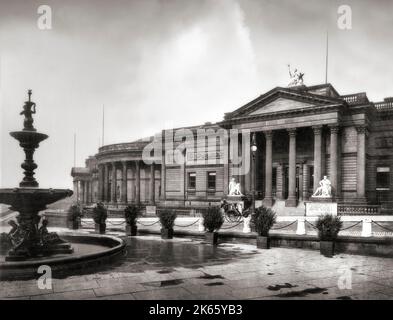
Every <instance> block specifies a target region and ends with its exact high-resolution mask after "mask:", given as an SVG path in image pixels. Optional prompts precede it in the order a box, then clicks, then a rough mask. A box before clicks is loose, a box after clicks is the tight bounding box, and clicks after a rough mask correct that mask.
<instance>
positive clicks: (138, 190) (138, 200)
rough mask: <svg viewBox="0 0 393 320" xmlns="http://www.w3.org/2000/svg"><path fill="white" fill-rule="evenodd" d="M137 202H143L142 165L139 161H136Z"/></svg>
mask: <svg viewBox="0 0 393 320" xmlns="http://www.w3.org/2000/svg"><path fill="white" fill-rule="evenodd" d="M135 202H136V204H140V203H141V167H140V164H139V161H138V160H137V161H135Z"/></svg>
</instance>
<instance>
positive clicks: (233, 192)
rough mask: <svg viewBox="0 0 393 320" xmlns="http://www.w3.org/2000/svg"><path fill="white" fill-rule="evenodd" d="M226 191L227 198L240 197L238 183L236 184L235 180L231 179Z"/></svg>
mask: <svg viewBox="0 0 393 320" xmlns="http://www.w3.org/2000/svg"><path fill="white" fill-rule="evenodd" d="M228 189H229V190H228V195H229V196H242V192H241V190H240V183H239V182H236V180H235V178H232V179H231V181H230V182H229V186H228Z"/></svg>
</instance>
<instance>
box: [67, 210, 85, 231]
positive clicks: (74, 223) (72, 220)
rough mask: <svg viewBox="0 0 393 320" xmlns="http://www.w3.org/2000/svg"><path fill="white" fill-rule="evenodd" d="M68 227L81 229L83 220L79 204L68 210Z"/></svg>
mask: <svg viewBox="0 0 393 320" xmlns="http://www.w3.org/2000/svg"><path fill="white" fill-rule="evenodd" d="M67 218H68V227H69V228H70V229H74V230H76V229H79V226H80V224H81V218H82V208H81V207H80V206H79V205H78V204H73V205H72V206H70V208H69V209H68V217H67Z"/></svg>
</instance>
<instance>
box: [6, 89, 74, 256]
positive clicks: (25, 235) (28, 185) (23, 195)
mask: <svg viewBox="0 0 393 320" xmlns="http://www.w3.org/2000/svg"><path fill="white" fill-rule="evenodd" d="M31 93H32V92H31V90H29V91H28V95H29V100H28V101H26V102H25V104H24V106H23V111H22V112H21V113H20V114H21V115H24V117H25V119H24V128H23V130H22V131H14V132H11V133H10V135H11V136H12V137H13V138H15V139H16V140H18V141H19V145H20V146H21V147H22V148H23V150H24V152H25V154H26V159H25V161H24V162H23V163H22V165H21V167H22V168H23V169H24V170H25V171H24V178H23V180H22V182H21V183H20V184H19V188H12V189H0V203H4V204H8V205H10V206H11V207H10V209H11V210H14V211H17V212H19V216H18V217H17V221H18V224H16V223H13V230H12V233H11V234H10V235H9V246H10V247H11V248H10V250H9V251H8V254H7V256H6V258H5V260H6V261H20V260H26V259H29V258H34V257H37V256H45V255H51V254H54V253H72V252H73V250H72V248H71V245H70V244H68V243H66V242H64V241H62V240H61V239H60V238H58V237H57V236H56V234H54V233H50V234H49V233H48V232H47V230H46V227H45V226H43V227H41V228H39V223H40V220H41V217H40V216H39V214H38V213H39V212H40V211H42V210H45V209H46V206H47V205H48V204H51V203H53V202H56V201H58V200H61V199H63V198H66V197H69V196H71V195H72V191H71V190H68V189H41V188H38V182H37V181H36V179H35V178H34V170H35V169H36V168H37V165H36V163H35V162H34V160H33V154H34V151H35V149H37V148H38V146H39V143H40V142H42V141H44V140H45V139H47V138H48V136H47V135H46V134H43V133H39V132H37V130H36V129H35V128H34V126H33V116H32V115H33V114H35V113H36V105H35V103H34V102H33V101H31ZM43 228H45V229H43ZM3 241H4V239H3ZM3 245H4V244H2V246H3Z"/></svg>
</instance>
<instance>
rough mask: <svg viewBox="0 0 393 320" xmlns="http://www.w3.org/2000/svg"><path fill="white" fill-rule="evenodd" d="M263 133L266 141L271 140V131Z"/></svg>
mask: <svg viewBox="0 0 393 320" xmlns="http://www.w3.org/2000/svg"><path fill="white" fill-rule="evenodd" d="M263 133H264V135H265V138H266V139H271V138H273V131H272V130H267V131H263Z"/></svg>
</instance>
